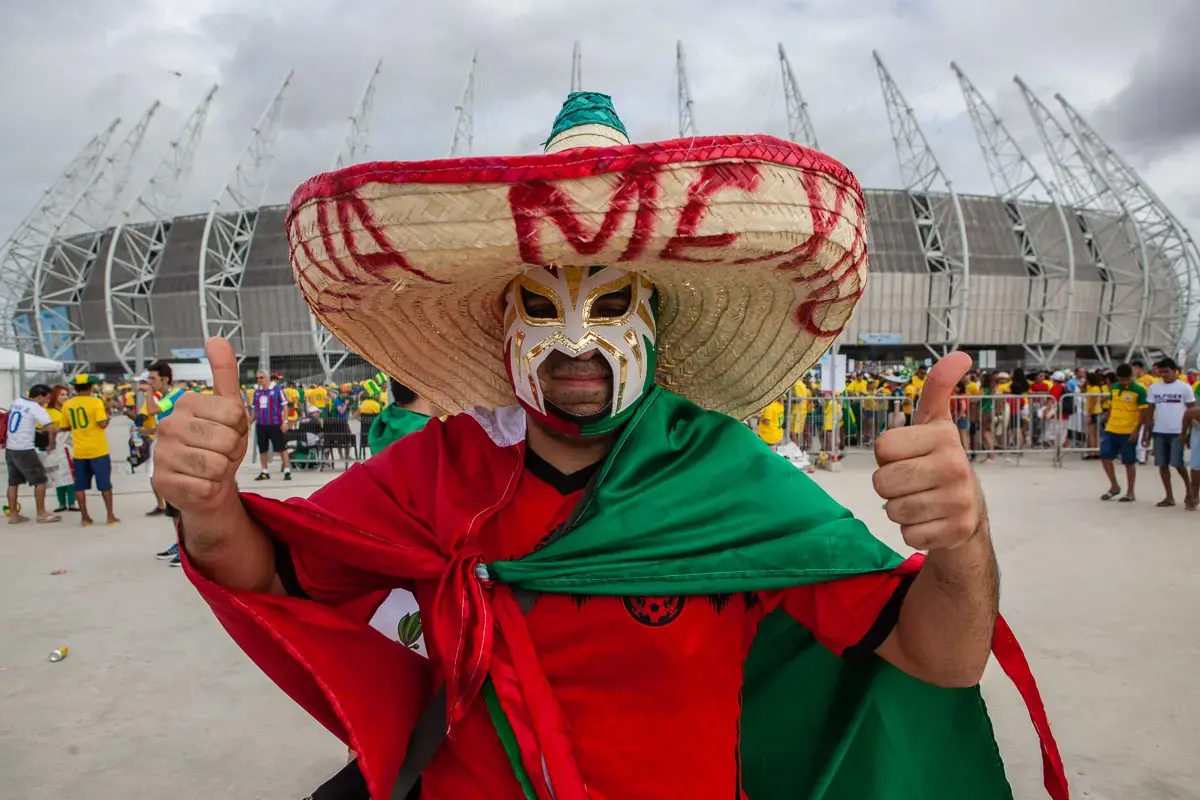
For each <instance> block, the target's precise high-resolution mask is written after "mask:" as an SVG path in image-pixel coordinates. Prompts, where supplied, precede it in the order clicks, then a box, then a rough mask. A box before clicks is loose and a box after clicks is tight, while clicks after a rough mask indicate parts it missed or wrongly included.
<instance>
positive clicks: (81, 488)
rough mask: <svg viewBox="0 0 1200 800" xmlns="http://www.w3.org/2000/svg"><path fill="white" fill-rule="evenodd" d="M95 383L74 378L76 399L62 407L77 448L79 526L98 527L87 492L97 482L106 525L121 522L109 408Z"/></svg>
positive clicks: (85, 378) (84, 377)
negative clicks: (116, 506) (110, 444)
mask: <svg viewBox="0 0 1200 800" xmlns="http://www.w3.org/2000/svg"><path fill="white" fill-rule="evenodd" d="M95 385H96V382H95V381H94V380H93V379H92V378H91V377H90V376H88V375H86V374H80V375H76V376H75V384H74V388H75V396H74V397H72V398H71V399H70V400H68V401H67V402H65V403H63V409H62V410H63V417H64V418H65V419H66V421H67V425H68V426H70V428H71V440H72V442H74V444H75V498H76V500H77V501H78V503H79V516H80V525H82V526H83V527H85V528H86V527H90V526H91V525H93V524H95V523H94V520H93V519H92V517H91V515H90V514H89V513H88V507H87V492H88V491H90V490H91V488H92V482H93V481H95V485H96V489H97V490H98V491H99V492H100V496H101V497H102V498H103V499H104V509H105V511H107V512H108V519H107V520H106V522H107V523H108V524H109V525H116V524H118V523H120V521H121V520H119V519H117V515H116V514H115V513H114V512H113V492H112V460H111V458H109V450H108V435H107V433H106V431H107V430H108V409H107V404H106V403H105V402H104V401H103V400H102V399H100V398H99V397H96V395H95Z"/></svg>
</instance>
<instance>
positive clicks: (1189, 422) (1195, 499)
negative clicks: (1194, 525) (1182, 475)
mask: <svg viewBox="0 0 1200 800" xmlns="http://www.w3.org/2000/svg"><path fill="white" fill-rule="evenodd" d="M1189 436H1190V438H1191V443H1190V444H1191V448H1192V457H1191V460H1190V461H1189V462H1188V467H1189V468H1190V469H1191V475H1190V476H1189V477H1190V481H1189V487H1188V488H1189V490H1188V495H1187V498H1186V499H1185V500H1184V504H1183V506H1184V508H1186V509H1187V510H1188V511H1195V510H1196V507H1197V506H1200V408H1197V407H1195V406H1193V407H1192V408H1189V409H1188V410H1187V413H1186V414H1184V415H1183V432H1182V433H1180V434H1179V441H1180V442H1184V441H1187V439H1188V438H1189Z"/></svg>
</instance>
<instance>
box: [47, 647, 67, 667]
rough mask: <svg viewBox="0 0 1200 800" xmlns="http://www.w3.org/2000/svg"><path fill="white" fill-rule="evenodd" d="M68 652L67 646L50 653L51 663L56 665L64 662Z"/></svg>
mask: <svg viewBox="0 0 1200 800" xmlns="http://www.w3.org/2000/svg"><path fill="white" fill-rule="evenodd" d="M67 652H68V651H67V646H66V645H65V644H64V645H63V646H62V647H59V648H57V649H54V650H51V651H50V661H51V662H55V663H57V662H59V661H62V660H63V659H64V658H66V657H67Z"/></svg>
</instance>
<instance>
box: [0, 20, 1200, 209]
mask: <svg viewBox="0 0 1200 800" xmlns="http://www.w3.org/2000/svg"><path fill="white" fill-rule="evenodd" d="M1180 2H1187V0H1142V2H1139V3H1137V4H1130V3H1128V2H1126V0H1010V1H1009V2H1007V3H1002V4H995V3H987V4H985V3H974V2H972V3H963V2H961V0H905V1H904V2H896V0H864V1H863V2H860V3H856V4H854V5H853V6H847V5H846V4H845V3H844V2H842V1H841V0H809V1H808V2H803V3H798V2H791V1H789V0H755V1H754V2H746V3H742V4H732V3H727V2H723V1H722V0H692V1H691V2H686V1H685V0H655V2H645V0H609V2H605V3H595V2H580V1H579V0H542V1H540V2H536V3H535V2H533V0H512V2H507V3H494V2H489V1H488V0H417V2H412V3H405V4H398V3H394V2H386V1H385V0H362V2H359V3H357V4H355V5H354V6H353V8H354V10H353V12H348V11H346V10H344V9H346V8H349V7H350V6H348V5H346V4H342V3H335V2H333V0H295V1H294V2H290V3H288V4H286V5H283V6H281V5H280V4H277V3H272V2H268V0H257V2H252V1H251V0H193V1H192V2H189V3H188V4H186V7H185V8H180V6H181V5H182V4H179V3H178V2H175V1H174V0H136V1H132V0H90V2H85V1H84V0H55V2H53V3H48V2H47V3H41V4H38V5H33V4H19V3H10V4H4V5H5V7H4V8H3V9H2V10H0V74H4V75H6V76H8V75H17V76H20V78H19V79H18V80H16V81H6V82H5V85H4V86H3V87H2V88H0V92H2V93H3V95H2V97H0V99H2V100H3V102H2V103H0V175H2V176H3V178H4V181H5V191H4V192H3V193H0V232H4V231H7V230H10V229H11V228H12V226H13V225H14V224H15V223H16V222H17V220H18V219H19V218H20V217H21V216H23V215H24V213H25V211H26V210H27V209H28V207H29V206H30V205H31V204H32V203H33V202H34V200H35V199H36V198H37V197H38V196H39V195H40V193H41V192H42V191H43V189H44V188H45V186H46V185H47V184H48V183H49V182H50V181H51V180H52V179H53V178H54V177H55V175H56V174H57V172H58V171H59V170H61V169H62V166H63V165H65V163H66V161H67V160H68V159H69V158H70V157H71V155H72V154H73V153H74V151H76V150H77V149H78V148H79V147H80V146H81V145H82V143H83V142H84V141H85V140H86V139H87V137H88V136H89V135H91V134H92V133H93V132H95V131H96V130H98V129H100V128H101V127H103V125H104V124H105V123H106V122H107V120H108V119H110V118H111V117H112V116H114V115H117V114H120V115H121V116H123V117H124V118H125V119H126V120H132V119H134V118H136V117H137V116H138V115H139V114H140V113H141V112H142V110H144V108H145V107H146V105H148V103H149V102H150V100H151V99H153V98H155V97H158V98H160V99H162V100H163V102H164V108H163V111H162V113H161V114H160V119H159V120H158V121H156V124H155V126H154V128H153V129H152V131H151V135H150V136H149V137H148V139H147V143H146V146H145V147H144V149H143V152H142V156H141V158H140V160H139V168H138V172H137V174H138V175H139V176H141V177H143V178H144V175H145V173H146V171H148V170H149V169H150V168H151V167H152V166H153V162H154V160H155V159H157V158H159V157H160V156H161V153H162V152H163V150H164V148H165V144H166V142H167V140H168V138H169V137H170V136H171V135H172V134H173V132H174V130H175V129H176V128H177V127H178V125H179V124H180V123H181V122H182V120H183V118H184V117H185V116H186V114H187V113H188V112H189V111H190V110H191V108H192V106H193V105H194V104H195V103H196V102H197V100H198V99H199V98H200V96H202V94H203V93H204V91H205V89H206V87H207V86H208V85H209V84H211V83H212V82H214V81H219V82H220V83H221V87H222V88H221V92H220V94H219V96H218V102H217V103H216V105H215V107H214V109H213V113H212V115H211V117H210V120H209V126H208V129H207V132H206V135H205V138H204V141H203V143H202V147H201V150H200V153H199V154H198V159H197V164H196V170H195V174H194V176H193V178H192V180H191V181H190V182H189V185H188V186H187V187H186V191H185V193H184V201H183V206H182V208H181V209H180V211H181V212H196V211H201V210H203V209H204V208H205V207H206V205H207V203H208V201H209V200H210V199H211V197H212V196H213V195H214V194H215V193H216V192H217V191H218V189H219V188H220V186H221V184H222V182H223V181H224V180H225V178H226V177H227V176H228V174H229V172H230V171H231V170H232V168H233V166H234V164H235V162H236V160H237V157H238V154H239V152H240V151H241V148H242V147H243V146H244V145H245V142H246V139H247V136H248V134H249V131H250V129H251V126H252V125H253V124H254V122H255V120H256V119H257V118H258V115H259V114H260V113H261V112H262V109H263V107H264V106H265V104H266V103H267V101H268V99H269V98H270V97H271V95H272V93H273V92H274V91H275V89H276V88H277V86H278V84H279V82H280V81H281V80H282V78H283V75H284V73H285V72H286V71H287V70H288V69H290V68H295V70H296V76H295V80H294V83H293V86H292V87H291V89H290V90H289V92H288V96H287V100H286V106H285V110H284V116H283V120H282V125H281V128H280V131H279V138H278V141H277V146H276V148H275V154H276V158H275V165H274V171H273V177H272V180H271V182H270V186H269V190H268V197H267V199H268V201H270V202H284V201H285V200H286V199H287V197H288V195H289V194H290V192H291V190H292V189H293V188H294V187H295V186H296V185H297V184H298V183H299V182H301V181H302V180H304V179H305V178H307V177H309V176H311V175H312V174H314V173H316V172H320V171H322V170H324V169H327V168H328V166H329V164H330V162H331V160H332V158H333V156H334V153H335V152H336V150H337V149H338V147H339V145H340V143H341V141H342V140H343V138H344V135H345V125H346V120H347V117H348V116H349V114H350V113H351V111H352V109H353V106H354V104H355V103H356V102H357V99H358V96H359V94H360V93H361V91H362V87H363V83H364V82H365V81H366V79H367V77H368V75H369V73H370V70H371V69H372V67H373V66H374V63H375V61H376V59H377V58H379V57H383V59H384V75H383V77H382V79H381V82H380V85H379V90H378V95H377V99H376V109H375V115H374V123H373V129H372V136H371V148H372V149H371V157H372V158H379V159H420V158H437V157H441V156H443V155H445V153H446V149H447V147H448V145H449V142H450V137H451V133H452V130H453V125H454V117H453V109H454V105H455V102H456V101H457V97H458V94H459V92H460V91H461V88H462V83H463V79H464V78H465V75H466V70H467V64H468V62H469V60H470V57H471V53H472V51H473V50H475V49H478V52H479V65H480V66H479V75H478V85H477V96H476V114H475V152H476V153H479V154H483V153H511V152H530V151H533V150H535V149H536V147H537V145H538V144H539V143H540V142H541V141H543V140H544V139H545V136H546V134H547V132H548V129H549V126H550V123H551V121H552V119H553V117H554V114H555V112H556V111H557V108H558V106H559V105H560V104H561V102H562V99H563V97H564V95H565V93H566V89H567V87H568V81H569V69H570V55H571V45H572V41H573V40H575V39H577V38H578V39H580V40H581V41H582V43H583V48H584V83H585V85H586V87H587V88H589V89H596V90H601V91H607V92H609V93H611V94H613V95H614V97H615V99H616V102H617V106H618V110H619V111H620V113H621V115H622V117H623V119H624V120H625V122H626V124H627V126H628V127H629V129H630V131H631V133H632V135H633V136H634V137H635V138H639V139H644V140H650V139H656V138H666V137H670V136H672V135H674V133H675V130H676V110H675V75H674V66H675V40H676V39H677V38H679V39H683V40H684V43H685V46H686V48H687V56H688V59H689V70H690V78H691V87H692V91H693V95H694V98H695V104H696V118H697V121H698V124H699V127H700V129H701V131H702V132H703V133H734V132H758V131H762V132H768V133H774V134H777V135H786V115H785V111H784V102H783V95H782V85H781V79H780V76H779V69H778V64H777V62H776V60H775V44H776V42H777V41H783V42H784V44H785V46H786V47H787V48H788V51H789V55H790V56H791V59H792V62H793V65H794V68H795V71H796V74H797V77H798V78H799V80H800V82H801V84H802V90H803V92H804V94H805V97H806V99H807V101H808V102H809V105H810V110H811V112H812V114H813V117H814V121H815V124H816V126H817V129H818V133H819V135H820V138H821V141H822V145H823V147H824V148H825V149H826V150H827V151H829V152H830V153H831V154H833V155H835V156H836V157H838V158H840V159H841V160H843V161H845V162H846V163H847V164H848V165H850V166H851V167H852V168H853V169H854V170H855V171H856V172H857V173H858V174H859V176H860V178H861V179H862V180H863V182H864V184H866V185H868V186H895V185H897V183H898V181H899V172H898V168H897V166H896V158H895V154H894V152H893V150H892V146H891V139H890V134H889V132H888V125H887V118H886V115H885V113H884V108H883V104H882V100H881V95H880V90H879V85H878V81H877V78H876V74H875V69H874V66H873V64H872V62H871V59H870V52H871V50H872V49H874V48H878V49H879V50H880V51H881V53H882V55H883V57H884V58H885V60H886V61H887V63H888V66H889V68H890V69H891V70H892V72H893V74H894V76H895V78H896V79H897V81H898V82H899V83H900V85H901V87H902V89H903V90H904V92H905V95H906V97H907V99H908V101H909V103H910V104H911V105H912V106H913V107H914V108H915V109H916V111H917V113H918V115H919V117H920V119H921V122H922V125H923V126H924V128H925V131H926V134H927V135H928V137H929V139H930V141H931V143H932V145H933V147H934V148H935V150H936V151H937V154H938V156H939V158H940V160H941V161H942V164H943V166H944V167H945V169H946V171H947V173H948V174H949V175H950V176H951V178H952V179H953V180H954V181H955V185H956V187H957V188H958V189H959V190H961V191H966V192H990V191H992V190H991V186H990V183H989V180H988V176H987V173H986V171H985V169H984V165H983V162H982V159H981V158H980V156H979V151H978V144H977V143H976V141H975V138H974V134H973V131H972V129H971V128H970V125H969V122H968V120H967V118H966V115H965V113H964V109H963V104H962V98H961V95H960V93H959V91H958V86H957V84H956V83H955V81H954V78H953V75H952V74H951V73H950V71H949V69H948V63H949V61H950V60H951V59H952V58H954V59H957V60H958V61H959V63H960V64H961V65H962V66H963V68H964V69H965V70H967V72H968V73H969V74H970V75H971V77H972V78H973V79H974V80H975V81H976V82H977V84H978V85H979V86H980V88H981V89H983V90H984V91H985V93H987V94H988V96H989V98H990V99H991V100H992V101H993V102H994V103H995V105H996V108H997V110H998V111H1000V112H1001V113H1002V114H1004V115H1005V116H1006V118H1008V119H1009V123H1010V126H1011V127H1012V129H1013V132H1014V134H1016V135H1017V136H1018V138H1020V140H1021V142H1022V144H1023V145H1026V146H1028V147H1029V148H1030V152H1031V154H1032V155H1033V156H1034V157H1035V159H1036V160H1037V162H1038V163H1039V165H1040V166H1042V167H1046V163H1045V159H1044V157H1043V156H1042V155H1041V153H1040V146H1039V145H1038V143H1037V141H1036V138H1035V137H1034V136H1033V132H1032V127H1031V126H1030V124H1029V122H1028V118H1027V116H1026V115H1025V112H1024V109H1023V107H1022V106H1021V105H1020V103H1019V100H1018V99H1017V96H1016V94H1015V92H1014V91H1013V90H1012V88H1011V83H1010V81H1011V77H1012V75H1013V73H1015V72H1019V73H1021V74H1022V75H1023V76H1024V77H1025V78H1026V79H1027V80H1029V81H1030V82H1031V84H1033V85H1034V86H1035V88H1036V89H1038V91H1040V92H1043V93H1044V97H1045V98H1046V99H1049V98H1050V97H1052V95H1053V92H1054V91H1062V92H1063V93H1064V94H1066V95H1067V96H1068V97H1070V98H1071V100H1072V101H1073V102H1074V103H1076V105H1077V107H1079V108H1080V109H1081V110H1082V111H1083V112H1084V113H1085V114H1089V115H1092V114H1096V113H1097V112H1098V111H1099V110H1100V109H1102V108H1105V107H1107V105H1108V104H1110V103H1112V102H1116V101H1115V100H1114V94H1116V93H1118V92H1120V91H1121V87H1125V86H1127V85H1128V86H1133V85H1134V83H1133V82H1134V81H1136V79H1137V76H1138V75H1140V74H1141V72H1142V71H1144V70H1145V69H1146V66H1145V64H1146V63H1148V60H1149V59H1150V58H1151V56H1150V55H1146V54H1150V53H1153V52H1155V49H1156V48H1159V47H1160V45H1159V42H1160V40H1161V39H1162V38H1163V36H1164V30H1165V29H1166V28H1167V27H1168V24H1169V23H1170V17H1169V13H1168V12H1172V11H1173V10H1174V9H1176V8H1178V7H1179V5H1180ZM1171 24H1174V25H1175V27H1176V28H1178V27H1179V23H1178V22H1175V23H1171ZM1161 53H1162V50H1161V49H1160V50H1159V54H1160V55H1161ZM1139 58H1141V59H1142V60H1140V61H1139ZM173 71H179V72H182V73H183V75H182V77H176V76H174V75H172V74H171V73H172V72H173ZM1125 91H1126V92H1128V91H1130V90H1129V89H1126V90H1125ZM1106 124H1107V123H1106ZM1112 129H1113V128H1111V127H1105V130H1112ZM1122 138H1123V139H1124V138H1125V137H1124V134H1122ZM1130 155H1132V156H1134V157H1135V158H1134V159H1133V160H1134V161H1135V164H1136V166H1138V168H1139V169H1142V170H1143V172H1144V174H1146V175H1147V177H1149V178H1150V179H1151V180H1154V179H1155V177H1156V176H1157V175H1160V174H1161V175H1164V176H1168V177H1169V176H1170V175H1175V174H1178V173H1179V172H1180V171H1181V170H1187V169H1188V168H1189V167H1190V171H1191V172H1192V173H1193V174H1194V173H1195V171H1196V166H1197V164H1196V161H1195V160H1193V159H1194V156H1189V157H1188V163H1181V162H1180V161H1179V158H1178V157H1177V158H1175V159H1174V160H1172V159H1170V158H1165V157H1163V158H1160V157H1158V156H1156V155H1155V154H1153V153H1149V154H1147V153H1144V152H1142V153H1131V154H1130ZM1156 158H1158V160H1156ZM1168 185H1170V182H1168ZM1192 191H1193V190H1191V189H1190V187H1186V186H1180V185H1178V184H1177V182H1176V185H1174V186H1170V188H1165V189H1164V190H1163V191H1162V193H1163V194H1164V196H1166V197H1167V199H1168V201H1169V202H1172V203H1175V202H1178V204H1179V206H1180V207H1179V209H1177V210H1179V212H1180V213H1190V212H1188V211H1187V210H1186V209H1188V208H1189V207H1190V206H1189V203H1190V202H1191V201H1192V200H1193V199H1194V195H1193V194H1192ZM1193 218H1195V217H1194V216H1193Z"/></svg>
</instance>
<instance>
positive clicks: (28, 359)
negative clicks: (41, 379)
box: [0, 347, 63, 406]
mask: <svg viewBox="0 0 1200 800" xmlns="http://www.w3.org/2000/svg"><path fill="white" fill-rule="evenodd" d="M62 371H63V365H62V362H61V361H53V360H51V359H49V358H42V357H41V356H35V355H29V354H26V356H25V383H26V384H28V383H29V382H30V378H32V377H33V376H34V375H41V374H45V373H47V372H49V373H52V374H55V375H61V374H62ZM28 389H29V386H28V385H26V386H22V385H21V354H20V353H19V352H17V351H16V350H6V349H4V348H2V347H0V405H4V406H7V405H8V404H9V403H11V402H12V401H13V400H16V399H17V398H18V397H21V396H22V395H24V394H25V392H26V391H28Z"/></svg>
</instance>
